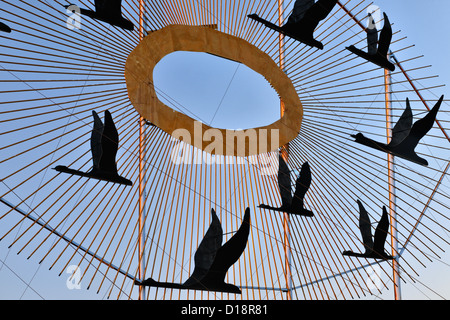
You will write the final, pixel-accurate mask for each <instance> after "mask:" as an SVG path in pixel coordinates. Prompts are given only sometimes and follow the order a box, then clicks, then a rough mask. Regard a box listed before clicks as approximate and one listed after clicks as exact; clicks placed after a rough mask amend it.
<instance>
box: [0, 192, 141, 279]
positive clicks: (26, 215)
mask: <svg viewBox="0 0 450 320" xmlns="http://www.w3.org/2000/svg"><path fill="white" fill-rule="evenodd" d="M0 202H1V203H3V204H5V205H6V206H8V207H10V208H11V209H13V210H14V211H16V212H18V213H20V214H21V215H23V216H24V217H26V218H28V219H30V220H31V221H33V222H34V223H36V224H38V225H40V226H41V227H43V228H44V229H46V230H48V231H50V232H51V233H53V234H55V235H56V236H58V237H60V238H61V239H62V240H64V241H66V242H67V243H68V244H70V245H72V246H73V247H75V248H77V249H80V250H81V251H84V252H86V253H87V254H89V255H90V256H92V257H93V258H95V259H97V260H98V261H100V262H101V263H103V264H105V265H107V266H108V267H109V268H112V269H114V270H116V271H118V272H120V273H121V274H123V275H124V276H126V277H128V278H130V279H134V278H135V277H134V276H133V275H132V274H129V273H127V272H125V271H123V270H122V269H120V268H119V267H117V266H115V265H113V264H112V263H111V262H109V261H107V260H105V259H103V258H102V257H100V256H98V255H96V254H94V253H93V252H92V251H90V250H87V249H86V248H85V247H83V246H82V245H80V244H79V243H77V242H75V241H73V240H72V239H70V238H69V237H67V236H65V235H63V234H61V233H59V232H58V231H56V229H54V228H52V227H51V226H49V225H48V223H46V222H43V221H42V220H41V219H38V218H35V217H32V216H31V214H30V213H26V212H25V211H23V210H22V209H20V208H18V207H17V206H15V205H14V204H12V203H10V202H9V201H7V200H5V199H3V198H0Z"/></svg>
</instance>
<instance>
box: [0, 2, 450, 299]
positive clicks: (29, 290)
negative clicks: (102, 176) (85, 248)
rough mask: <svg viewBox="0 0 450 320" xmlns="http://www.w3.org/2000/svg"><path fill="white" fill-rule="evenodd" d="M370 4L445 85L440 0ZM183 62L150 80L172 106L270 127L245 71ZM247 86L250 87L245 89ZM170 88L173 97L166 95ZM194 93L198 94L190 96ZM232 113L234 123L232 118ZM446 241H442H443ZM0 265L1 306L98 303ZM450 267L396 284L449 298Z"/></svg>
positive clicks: (92, 295)
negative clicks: (42, 302)
mask: <svg viewBox="0 0 450 320" xmlns="http://www.w3.org/2000/svg"><path fill="white" fill-rule="evenodd" d="M374 4H376V5H378V6H379V7H380V8H381V9H382V10H383V11H385V12H387V13H388V15H389V18H390V20H391V22H393V23H394V28H396V29H401V30H402V35H403V36H407V37H408V41H407V42H408V43H413V44H415V47H414V48H411V49H409V51H408V54H411V55H417V56H418V55H424V58H422V59H421V63H422V65H428V64H430V65H432V66H431V68H429V69H427V72H430V73H431V74H437V75H439V78H438V80H436V81H437V82H438V83H444V84H446V83H450V65H449V62H448V57H449V56H450V42H449V41H447V39H446V38H447V35H448V34H450V26H449V24H448V23H447V19H448V12H449V11H450V3H449V2H448V1H446V0H432V1H427V2H426V5H424V2H423V1H418V0H412V1H403V0H397V1H392V0H391V1H388V0H378V1H376V2H375V3H374ZM171 59H173V60H171ZM183 59H192V60H191V62H190V63H189V64H186V63H185V60H182V59H179V58H178V59H177V57H176V55H175V56H173V57H168V58H167V61H165V62H162V63H161V65H160V66H158V67H160V68H162V69H161V71H160V74H159V76H158V77H155V82H156V84H157V85H158V87H159V88H161V89H162V90H163V91H164V92H165V93H166V94H168V95H169V96H170V97H171V98H172V99H175V100H177V101H179V102H180V103H181V104H182V105H183V106H190V108H191V109H190V111H191V112H193V113H195V114H197V115H201V118H203V119H204V120H206V121H207V122H208V120H209V121H212V122H213V124H214V125H215V126H217V127H224V126H232V127H233V128H247V127H253V126H259V125H265V124H268V123H271V122H273V121H274V120H276V117H277V109H276V107H277V103H278V101H277V97H276V95H275V93H274V92H273V90H272V89H271V88H270V86H269V85H268V84H267V83H266V82H265V81H264V80H263V79H262V77H261V76H260V75H257V74H255V73H253V72H251V71H249V70H248V68H246V67H245V66H242V65H238V64H236V63H233V62H230V61H218V59H217V58H215V57H212V56H209V55H202V54H194V55H192V56H191V57H189V58H187V57H186V56H184V57H183ZM166 62H167V64H165V63H166ZM199 70H200V71H199ZM177 72H178V74H177ZM199 72H200V74H199ZM216 72H217V73H220V76H217V74H215V73H216ZM198 76H200V77H198ZM191 79H192V80H191ZM230 80H232V81H231V82H230ZM177 81H178V83H177ZM187 82H192V86H186V85H183V84H185V83H187ZM249 83H251V84H252V85H251V86H249V85H248V84H249ZM174 84H175V86H174ZM173 87H176V88H178V89H180V90H175V91H171V90H172V88H173ZM200 88H201V89H200ZM205 88H206V89H205ZM196 90H197V91H196ZM201 90H203V91H201ZM199 91H200V93H199V94H193V93H196V92H199ZM261 92H263V93H264V95H262V94H261ZM439 92H442V94H446V95H447V96H449V97H450V91H449V89H448V86H447V87H444V88H441V89H439ZM208 104H210V105H214V106H218V109H215V108H213V109H207V110H205V109H204V108H203V109H202V110H200V109H196V106H197V108H199V106H202V105H208ZM261 105H264V107H261ZM243 106H245V108H243ZM274 106H275V108H274ZM446 106H447V105H446ZM447 107H448V106H447ZM244 111H245V113H244ZM238 112H239V114H240V116H239V117H237V116H236V114H237V113H238ZM199 117H200V116H199ZM449 182H450V181H449V178H448V176H447V177H446V178H445V181H444V183H443V185H444V191H445V192H447V193H448V192H449V185H450V183H449ZM445 236H447V239H448V235H445ZM0 259H1V260H2V261H4V262H5V264H4V265H2V264H1V263H0V299H38V300H39V299H103V298H104V295H103V294H102V293H100V294H97V293H96V289H95V288H94V289H90V290H86V289H85V288H84V287H83V288H82V289H80V290H78V289H72V290H70V289H69V288H68V286H67V280H68V277H69V275H68V274H66V273H62V274H61V275H60V276H58V272H57V271H55V270H51V271H49V270H48V266H47V265H45V266H43V265H38V264H37V263H36V261H35V260H32V261H28V260H27V259H26V256H25V255H16V250H9V249H8V243H5V242H0ZM449 263H450V254H449V253H445V254H443V255H442V256H441V259H440V260H436V261H434V262H433V263H427V267H426V268H424V269H421V274H420V277H419V278H418V280H419V281H420V283H416V284H413V283H407V284H402V291H403V297H404V298H405V299H427V298H431V299H439V298H440V297H444V298H446V299H448V298H450V290H449V288H450V277H448V276H446V275H447V274H448V270H449ZM6 288H7V289H6ZM435 292H436V293H438V294H436V293H435ZM392 296H393V293H392V290H389V291H385V292H383V294H382V295H380V296H379V297H367V298H368V299H377V298H383V299H391V298H392Z"/></svg>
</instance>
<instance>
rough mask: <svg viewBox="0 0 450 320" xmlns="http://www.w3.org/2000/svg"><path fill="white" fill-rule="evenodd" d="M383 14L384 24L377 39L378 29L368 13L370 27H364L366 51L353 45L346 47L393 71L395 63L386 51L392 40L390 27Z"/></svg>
mask: <svg viewBox="0 0 450 320" xmlns="http://www.w3.org/2000/svg"><path fill="white" fill-rule="evenodd" d="M383 15H384V26H383V29H382V30H381V32H380V39H378V30H377V28H376V26H375V21H374V19H373V17H372V15H371V14H370V13H369V19H370V23H369V25H370V27H369V28H367V29H366V32H367V49H368V52H364V51H362V50H360V49H357V48H356V47H355V46H353V45H352V46H350V47H347V49H348V50H350V51H351V52H353V53H354V54H356V55H358V56H360V57H361V58H363V59H366V60H367V61H370V62H372V63H374V64H376V65H378V66H380V67H382V68H384V69H388V70H390V71H394V70H395V65H394V64H392V63H391V62H390V61H389V60H388V51H389V46H390V45H391V40H392V27H391V23H390V22H389V18H388V16H387V15H386V13H383Z"/></svg>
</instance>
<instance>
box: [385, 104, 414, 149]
mask: <svg viewBox="0 0 450 320" xmlns="http://www.w3.org/2000/svg"><path fill="white" fill-rule="evenodd" d="M412 122H413V114H412V111H411V105H410V103H409V99H408V98H407V99H406V109H405V111H403V114H402V115H401V117H400V119H399V120H398V121H397V123H396V124H395V126H394V129H393V130H392V138H391V141H390V142H389V145H390V146H396V145H398V144H399V143H400V142H402V141H403V140H404V139H405V138H406V137H407V136H408V135H409V133H410V132H411V127H412Z"/></svg>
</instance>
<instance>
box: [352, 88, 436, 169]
mask: <svg viewBox="0 0 450 320" xmlns="http://www.w3.org/2000/svg"><path fill="white" fill-rule="evenodd" d="M443 99H444V96H441V98H440V99H439V101H438V102H437V103H436V105H435V106H434V107H433V109H431V110H430V111H429V112H428V114H427V115H426V116H425V117H424V118H423V119H420V120H418V121H416V122H415V123H414V125H412V119H413V116H412V112H411V106H410V103H409V99H406V109H405V111H404V112H403V114H402V116H401V117H400V119H399V120H398V122H397V123H396V125H395V126H394V129H393V131H392V139H391V141H390V142H389V143H388V144H384V143H380V142H376V141H374V140H372V139H369V138H366V137H365V136H364V135H363V134H362V133H358V134H356V135H352V137H353V138H355V142H357V143H360V144H363V145H365V146H368V147H371V148H374V149H377V150H380V151H384V152H388V153H390V154H392V155H394V156H397V157H400V158H403V159H406V160H409V161H412V162H415V163H417V164H420V165H423V166H428V161H427V160H425V159H423V158H421V157H419V156H418V155H417V154H416V152H415V151H414V149H415V148H416V146H417V145H418V144H419V142H420V140H421V139H422V138H423V137H424V136H425V135H426V134H427V133H428V131H430V130H431V128H432V127H433V124H434V122H435V120H436V115H437V113H438V111H439V108H440V106H441V103H442V100H443Z"/></svg>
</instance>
